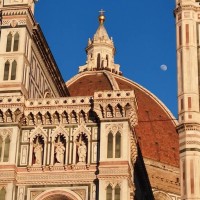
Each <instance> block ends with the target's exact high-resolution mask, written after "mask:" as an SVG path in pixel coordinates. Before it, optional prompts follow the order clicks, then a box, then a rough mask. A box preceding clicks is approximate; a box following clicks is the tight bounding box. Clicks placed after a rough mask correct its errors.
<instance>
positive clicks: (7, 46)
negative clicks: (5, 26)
mask: <svg viewBox="0 0 200 200" xmlns="http://www.w3.org/2000/svg"><path fill="white" fill-rule="evenodd" d="M11 47H12V34H11V33H9V34H8V36H7V45H6V52H10V51H11Z"/></svg>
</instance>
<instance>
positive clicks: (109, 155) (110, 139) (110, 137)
mask: <svg viewBox="0 0 200 200" xmlns="http://www.w3.org/2000/svg"><path fill="white" fill-rule="evenodd" d="M107 147H108V148H107V158H113V134H112V133H111V132H110V133H109V134H108V145H107Z"/></svg>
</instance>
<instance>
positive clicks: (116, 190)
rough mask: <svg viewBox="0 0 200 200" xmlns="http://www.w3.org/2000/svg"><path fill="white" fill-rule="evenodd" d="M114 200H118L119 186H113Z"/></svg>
mask: <svg viewBox="0 0 200 200" xmlns="http://www.w3.org/2000/svg"><path fill="white" fill-rule="evenodd" d="M115 200H120V187H119V185H116V186H115Z"/></svg>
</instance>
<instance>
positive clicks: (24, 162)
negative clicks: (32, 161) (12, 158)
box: [20, 145, 29, 165]
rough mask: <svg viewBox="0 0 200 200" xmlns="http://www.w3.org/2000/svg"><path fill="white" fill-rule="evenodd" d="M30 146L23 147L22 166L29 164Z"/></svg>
mask: <svg viewBox="0 0 200 200" xmlns="http://www.w3.org/2000/svg"><path fill="white" fill-rule="evenodd" d="M28 149H29V148H28V145H21V153H20V155H21V157H20V165H27V164H28Z"/></svg>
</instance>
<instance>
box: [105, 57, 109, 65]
mask: <svg viewBox="0 0 200 200" xmlns="http://www.w3.org/2000/svg"><path fill="white" fill-rule="evenodd" d="M108 62H109V59H108V55H106V64H107V66H106V67H108Z"/></svg>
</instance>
